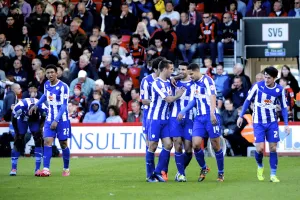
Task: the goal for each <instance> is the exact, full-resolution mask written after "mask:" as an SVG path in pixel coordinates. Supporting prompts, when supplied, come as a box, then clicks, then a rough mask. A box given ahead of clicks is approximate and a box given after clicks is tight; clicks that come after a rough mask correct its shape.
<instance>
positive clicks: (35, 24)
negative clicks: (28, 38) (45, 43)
mask: <svg viewBox="0 0 300 200" xmlns="http://www.w3.org/2000/svg"><path fill="white" fill-rule="evenodd" d="M44 11H45V6H44V4H43V3H42V2H37V3H36V5H35V12H33V13H31V14H30V16H29V17H28V18H27V20H26V21H27V22H28V23H29V24H30V25H31V27H32V32H33V35H34V36H42V35H44V34H45V30H46V27H47V26H48V24H49V21H50V15H49V14H48V13H45V12H44Z"/></svg>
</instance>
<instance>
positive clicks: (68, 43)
mask: <svg viewBox="0 0 300 200" xmlns="http://www.w3.org/2000/svg"><path fill="white" fill-rule="evenodd" d="M63 50H65V51H66V52H68V54H69V55H70V58H71V60H73V61H74V62H75V61H78V60H79V57H80V56H81V55H82V49H80V48H79V47H78V44H77V43H74V40H73V39H72V38H70V37H67V39H66V40H65V44H64V49H63ZM74 66H75V65H74Z"/></svg>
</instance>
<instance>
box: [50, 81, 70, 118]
mask: <svg viewBox="0 0 300 200" xmlns="http://www.w3.org/2000/svg"><path fill="white" fill-rule="evenodd" d="M44 95H45V96H46V98H47V102H48V105H49V112H48V116H47V119H46V120H47V121H49V122H53V121H54V119H55V118H56V117H57V115H58V113H59V109H60V107H61V106H62V105H65V106H66V108H67V107H68V100H69V86H68V85H67V84H65V83H64V82H62V81H60V80H59V81H58V82H57V83H56V84H55V85H51V84H50V81H49V80H48V81H46V83H45V85H44ZM60 120H62V121H68V120H69V117H68V109H66V110H65V111H64V112H63V114H62V116H61V119H59V121H60Z"/></svg>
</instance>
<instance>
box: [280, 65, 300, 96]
mask: <svg viewBox="0 0 300 200" xmlns="http://www.w3.org/2000/svg"><path fill="white" fill-rule="evenodd" d="M280 78H286V79H287V81H288V85H289V86H290V87H291V88H292V90H293V91H294V94H297V93H298V92H299V84H298V81H297V79H296V78H295V76H294V75H293V74H292V73H291V69H290V68H289V67H288V66H287V65H283V66H282V68H281V75H280ZM276 82H277V83H279V80H277V81H276Z"/></svg>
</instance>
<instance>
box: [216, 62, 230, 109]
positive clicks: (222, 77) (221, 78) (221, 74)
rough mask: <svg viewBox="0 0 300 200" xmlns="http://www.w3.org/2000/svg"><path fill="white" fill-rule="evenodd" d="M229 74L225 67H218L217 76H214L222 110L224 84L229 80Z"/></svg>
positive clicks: (219, 106) (219, 105)
mask: <svg viewBox="0 0 300 200" xmlns="http://www.w3.org/2000/svg"><path fill="white" fill-rule="evenodd" d="M228 78H229V77H228V74H227V72H226V71H224V67H223V66H222V65H217V70H216V74H215V76H214V81H215V84H216V90H217V100H218V105H217V106H218V108H222V105H223V99H224V96H223V90H224V84H225V82H226V81H227V80H228Z"/></svg>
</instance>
